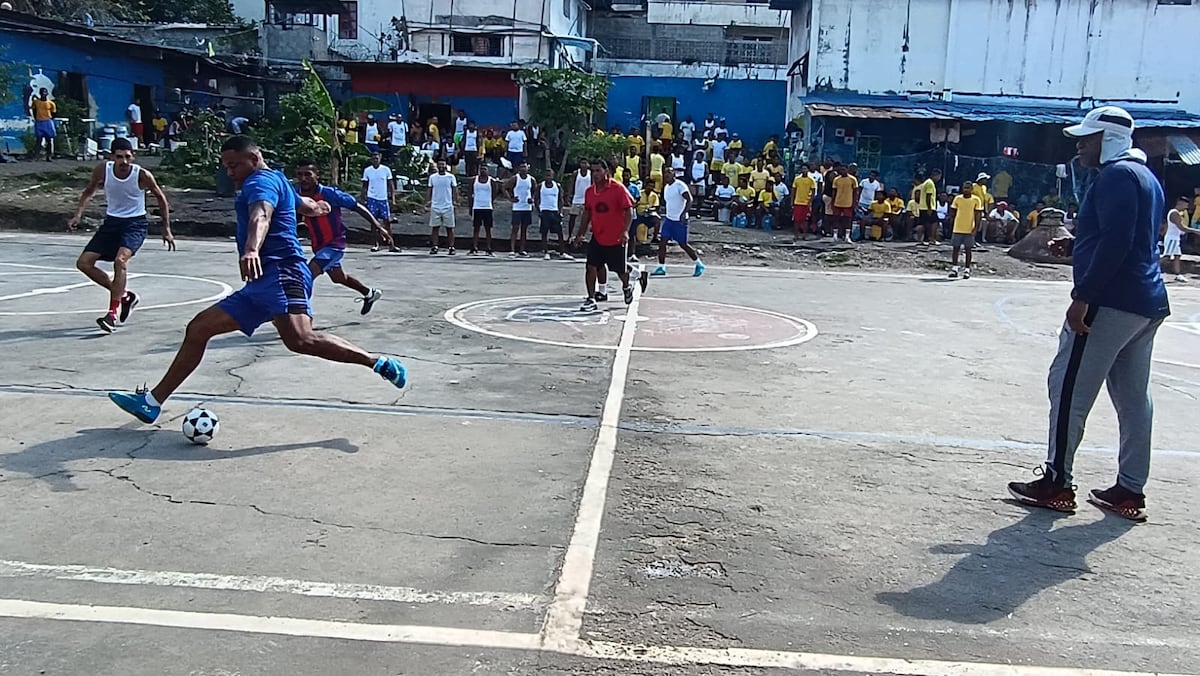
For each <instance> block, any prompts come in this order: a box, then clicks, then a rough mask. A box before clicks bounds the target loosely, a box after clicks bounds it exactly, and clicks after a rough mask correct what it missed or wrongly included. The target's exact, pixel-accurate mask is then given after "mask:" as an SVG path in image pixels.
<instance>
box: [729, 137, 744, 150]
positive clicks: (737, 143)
mask: <svg viewBox="0 0 1200 676" xmlns="http://www.w3.org/2000/svg"><path fill="white" fill-rule="evenodd" d="M729 149H730V150H741V149H742V140H741V139H734V140H732V141H730V142H729Z"/></svg>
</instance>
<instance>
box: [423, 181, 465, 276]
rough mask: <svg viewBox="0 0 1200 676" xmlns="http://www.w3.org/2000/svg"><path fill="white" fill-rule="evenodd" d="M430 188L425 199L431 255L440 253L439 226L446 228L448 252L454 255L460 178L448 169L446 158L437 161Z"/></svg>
mask: <svg viewBox="0 0 1200 676" xmlns="http://www.w3.org/2000/svg"><path fill="white" fill-rule="evenodd" d="M428 180H429V190H428V191H427V192H426V193H425V200H426V201H428V202H429V229H430V232H429V255H430V256H436V255H437V253H438V244H439V243H440V242H439V239H438V236H439V234H440V232H439V228H445V229H446V240H447V241H446V244H447V245H448V246H449V247H450V248H449V249H448V250H447V251H446V253H447V254H449V255H451V256H453V255H454V201H455V200H454V195H455V193H457V192H458V179H457V178H455V177H454V174H453V173H452V172H450V171H448V170H447V168H446V160H444V159H439V160H438V161H437V172H436V173H434V174H432V175H430V176H429V179H428Z"/></svg>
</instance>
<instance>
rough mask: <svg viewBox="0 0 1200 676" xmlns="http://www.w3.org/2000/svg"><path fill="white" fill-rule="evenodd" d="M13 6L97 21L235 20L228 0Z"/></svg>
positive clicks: (19, 1)
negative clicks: (87, 17) (90, 18)
mask: <svg viewBox="0 0 1200 676" xmlns="http://www.w3.org/2000/svg"><path fill="white" fill-rule="evenodd" d="M9 2H11V3H12V5H13V9H14V10H16V11H18V12H26V13H29V14H33V15H35V16H39V17H41V18H44V19H58V20H61V21H82V20H83V19H84V18H85V17H86V16H90V17H92V19H93V20H94V21H96V22H101V23H102V22H107V21H154V22H172V21H185V22H195V23H221V24H229V23H234V22H235V21H236V19H235V18H234V15H233V6H232V5H231V4H230V3H229V2H228V0H153V1H151V0H9Z"/></svg>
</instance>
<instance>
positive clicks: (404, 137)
mask: <svg viewBox="0 0 1200 676" xmlns="http://www.w3.org/2000/svg"><path fill="white" fill-rule="evenodd" d="M388 131H389V132H391V133H392V146H393V147H398V146H406V145H408V123H407V122H397V121H396V120H392V121H391V122H388Z"/></svg>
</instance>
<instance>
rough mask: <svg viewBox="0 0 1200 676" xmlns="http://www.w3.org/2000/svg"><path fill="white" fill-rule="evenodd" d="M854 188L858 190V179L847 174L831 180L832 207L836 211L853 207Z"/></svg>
mask: <svg viewBox="0 0 1200 676" xmlns="http://www.w3.org/2000/svg"><path fill="white" fill-rule="evenodd" d="M856 188H858V179H857V178H854V177H853V176H850V175H849V174H847V175H845V176H838V177H837V178H835V179H833V206H835V207H837V208H838V209H848V208H850V207H852V206H854V190H855V189H856Z"/></svg>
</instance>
